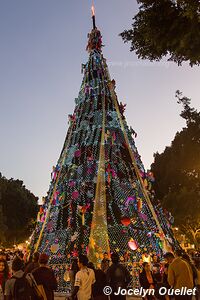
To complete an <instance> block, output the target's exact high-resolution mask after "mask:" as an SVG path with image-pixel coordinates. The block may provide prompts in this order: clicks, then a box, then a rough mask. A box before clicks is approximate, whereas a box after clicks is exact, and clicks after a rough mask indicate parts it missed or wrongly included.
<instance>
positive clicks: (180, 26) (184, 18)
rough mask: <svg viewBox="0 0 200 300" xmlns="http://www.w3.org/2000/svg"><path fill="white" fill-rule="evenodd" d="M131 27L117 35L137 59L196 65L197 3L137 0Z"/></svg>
mask: <svg viewBox="0 0 200 300" xmlns="http://www.w3.org/2000/svg"><path fill="white" fill-rule="evenodd" d="M137 2H138V4H140V7H139V12H138V13H137V15H136V16H135V17H134V18H133V21H134V23H133V24H132V28H131V29H129V30H124V32H122V33H121V34H120V35H121V37H122V39H123V41H124V42H131V49H130V50H131V51H135V52H136V54H137V55H138V57H139V58H142V59H149V60H151V61H154V60H156V61H159V60H161V59H162V58H163V57H165V56H169V59H168V60H170V61H174V62H176V63H178V65H181V63H182V62H184V61H189V63H190V65H191V66H193V65H195V64H197V65H199V63H200V2H199V0H177V1H175V0H138V1H137Z"/></svg>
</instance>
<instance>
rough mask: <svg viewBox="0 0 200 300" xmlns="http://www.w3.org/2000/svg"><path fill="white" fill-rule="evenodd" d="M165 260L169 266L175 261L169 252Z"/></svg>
mask: <svg viewBox="0 0 200 300" xmlns="http://www.w3.org/2000/svg"><path fill="white" fill-rule="evenodd" d="M164 258H165V260H166V261H167V262H168V264H170V263H172V262H173V260H174V258H175V257H174V254H173V253H172V252H167V253H165V255H164Z"/></svg>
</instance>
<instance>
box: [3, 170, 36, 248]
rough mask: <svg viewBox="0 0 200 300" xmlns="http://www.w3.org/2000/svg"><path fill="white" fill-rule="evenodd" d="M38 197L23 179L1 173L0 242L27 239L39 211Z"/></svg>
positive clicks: (16, 241)
mask: <svg viewBox="0 0 200 300" xmlns="http://www.w3.org/2000/svg"><path fill="white" fill-rule="evenodd" d="M37 200H38V198H36V197H35V196H34V195H33V194H32V193H31V192H30V191H29V190H27V189H26V188H25V186H24V185H23V181H21V180H18V179H17V180H14V179H13V178H11V179H9V180H8V179H6V178H5V177H3V176H1V175H0V236H1V240H0V243H3V244H4V245H5V241H6V245H9V244H10V245H13V243H18V242H21V241H23V240H24V239H26V238H27V237H28V236H29V235H30V232H31V230H32V226H30V225H31V224H32V221H33V219H34V218H35V217H36V214H37V211H38V204H37Z"/></svg>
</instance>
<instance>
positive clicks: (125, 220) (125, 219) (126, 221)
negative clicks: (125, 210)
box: [121, 217, 131, 226]
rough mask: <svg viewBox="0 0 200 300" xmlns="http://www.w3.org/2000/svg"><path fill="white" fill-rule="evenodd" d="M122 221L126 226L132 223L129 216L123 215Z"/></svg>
mask: <svg viewBox="0 0 200 300" xmlns="http://www.w3.org/2000/svg"><path fill="white" fill-rule="evenodd" d="M121 223H122V224H123V225H124V226H128V225H130V224H131V219H130V218H128V217H123V218H122V219H121Z"/></svg>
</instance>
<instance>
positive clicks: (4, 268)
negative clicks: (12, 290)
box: [0, 259, 10, 300]
mask: <svg viewBox="0 0 200 300" xmlns="http://www.w3.org/2000/svg"><path fill="white" fill-rule="evenodd" d="M9 277H10V274H9V267H8V264H7V261H6V260H4V259H0V300H3V299H4V293H5V285H6V281H7V280H8V279H9Z"/></svg>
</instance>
